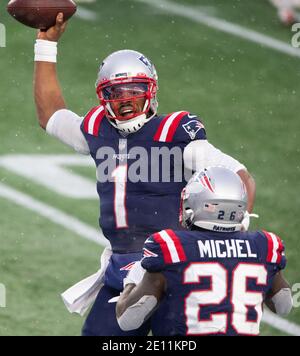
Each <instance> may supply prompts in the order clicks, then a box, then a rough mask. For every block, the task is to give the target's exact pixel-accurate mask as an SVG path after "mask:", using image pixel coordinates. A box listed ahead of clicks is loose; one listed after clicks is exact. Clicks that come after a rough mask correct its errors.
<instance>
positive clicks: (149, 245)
mask: <svg viewBox="0 0 300 356" xmlns="http://www.w3.org/2000/svg"><path fill="white" fill-rule="evenodd" d="M185 261H186V255H185V252H184V249H183V246H182V244H181V241H180V238H179V237H178V236H177V235H176V233H175V232H174V231H173V230H163V231H160V232H157V233H156V234H153V235H152V236H150V237H149V238H148V239H147V240H146V242H145V245H144V249H143V259H142V266H143V268H145V269H146V270H147V271H149V272H160V271H162V270H164V269H165V268H166V267H167V266H168V265H171V264H176V263H183V262H185Z"/></svg>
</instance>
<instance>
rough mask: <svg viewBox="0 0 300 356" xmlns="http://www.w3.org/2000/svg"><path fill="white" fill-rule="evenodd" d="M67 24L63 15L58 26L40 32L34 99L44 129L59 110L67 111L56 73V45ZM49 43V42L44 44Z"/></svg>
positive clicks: (57, 20) (58, 19) (57, 21)
mask: <svg viewBox="0 0 300 356" xmlns="http://www.w3.org/2000/svg"><path fill="white" fill-rule="evenodd" d="M66 25H67V23H66V22H64V20H63V13H59V14H58V15H57V18H56V25H55V26H53V27H51V28H49V29H48V30H47V31H45V32H42V31H39V32H38V36H37V39H38V40H43V42H37V43H38V44H37V45H36V46H40V47H39V48H38V49H37V48H36V52H39V53H38V54H37V53H36V59H35V69H34V97H35V104H36V110H37V115H38V120H39V123H40V126H41V127H42V128H44V129H45V128H46V126H47V122H48V120H49V119H50V117H51V116H52V115H53V114H54V113H55V112H56V111H58V110H60V109H65V108H66V104H65V101H64V98H63V95H62V92H61V88H60V85H59V82H58V78H57V73H56V63H55V62H56V60H55V58H56V53H55V52H56V43H57V41H58V40H59V38H60V37H61V35H62V34H63V32H64V31H65V28H66ZM44 41H49V42H44Z"/></svg>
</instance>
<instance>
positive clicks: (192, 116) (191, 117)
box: [188, 114, 197, 119]
mask: <svg viewBox="0 0 300 356" xmlns="http://www.w3.org/2000/svg"><path fill="white" fill-rule="evenodd" d="M195 117H197V115H190V114H189V115H188V118H189V119H194V118H195Z"/></svg>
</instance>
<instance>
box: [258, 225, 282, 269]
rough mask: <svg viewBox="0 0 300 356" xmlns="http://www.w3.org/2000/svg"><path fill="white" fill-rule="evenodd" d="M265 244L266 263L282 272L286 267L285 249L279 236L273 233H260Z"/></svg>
mask: <svg viewBox="0 0 300 356" xmlns="http://www.w3.org/2000/svg"><path fill="white" fill-rule="evenodd" d="M262 233H263V235H264V237H265V240H266V244H267V253H266V262H267V263H271V264H274V265H275V266H276V267H277V268H278V270H282V269H284V268H285V266H286V257H285V247H284V244H283V242H282V240H281V238H280V237H279V236H277V235H276V234H274V233H273V232H268V231H265V230H263V231H262Z"/></svg>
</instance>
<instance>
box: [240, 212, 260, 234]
mask: <svg viewBox="0 0 300 356" xmlns="http://www.w3.org/2000/svg"><path fill="white" fill-rule="evenodd" d="M250 218H259V216H258V215H257V214H249V213H248V211H246V212H245V215H244V219H243V220H242V223H241V224H242V226H243V230H244V231H248V229H249V225H250Z"/></svg>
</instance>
